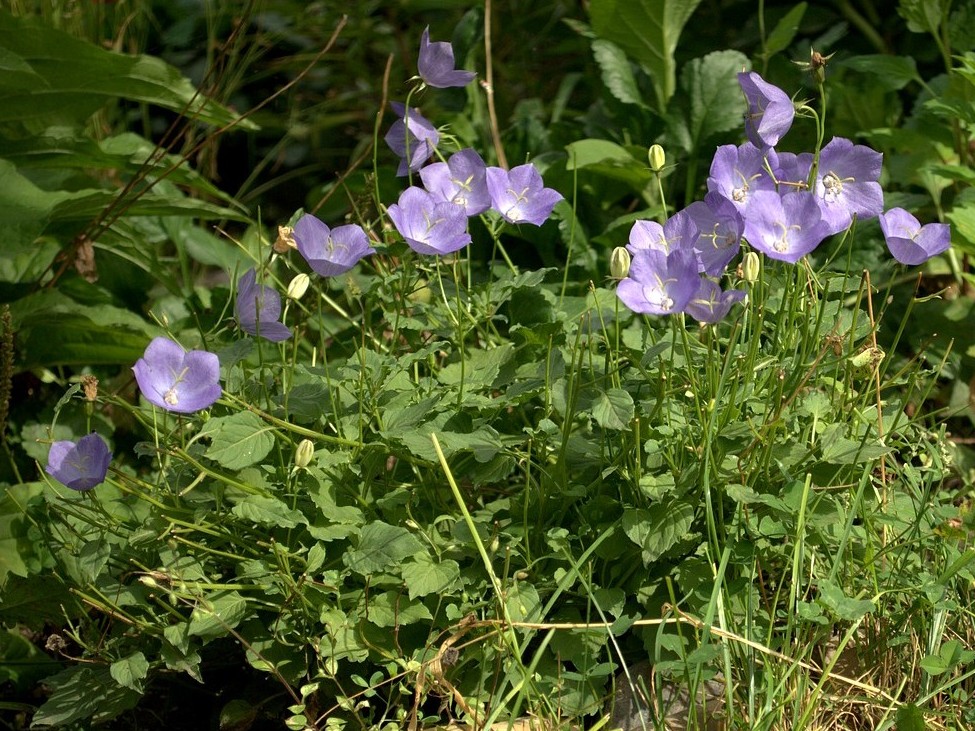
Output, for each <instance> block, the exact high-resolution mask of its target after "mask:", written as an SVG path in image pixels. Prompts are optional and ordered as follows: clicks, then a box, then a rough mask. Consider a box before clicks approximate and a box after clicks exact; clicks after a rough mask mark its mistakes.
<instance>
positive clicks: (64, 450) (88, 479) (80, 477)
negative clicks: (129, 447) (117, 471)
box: [44, 432, 112, 492]
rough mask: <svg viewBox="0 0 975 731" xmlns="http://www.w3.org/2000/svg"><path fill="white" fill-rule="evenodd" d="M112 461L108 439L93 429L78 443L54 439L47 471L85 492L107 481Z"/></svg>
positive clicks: (69, 485)
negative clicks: (106, 476)
mask: <svg viewBox="0 0 975 731" xmlns="http://www.w3.org/2000/svg"><path fill="white" fill-rule="evenodd" d="M111 461H112V452H111V450H109V448H108V445H107V444H105V440H104V439H102V438H101V437H100V436H99V435H98V434H96V433H95V432H92V433H91V434H89V435H87V436H84V437H82V438H81V439H79V440H78V441H77V442H70V441H62V442H54V444H52V445H51V451H50V452H48V453H47V467H45V468H44V471H45V472H47V474H49V475H50V476H51V477H53V478H54V479H55V480H57V481H58V482H60V483H61V484H63V485H64V486H65V487H70V488H71V489H72V490H79V491H81V492H84V491H85V490H90V489H91V488H93V487H95V486H96V485H100V484H102V483H103V482H104V481H105V475H107V474H108V465H109V463H110V462H111Z"/></svg>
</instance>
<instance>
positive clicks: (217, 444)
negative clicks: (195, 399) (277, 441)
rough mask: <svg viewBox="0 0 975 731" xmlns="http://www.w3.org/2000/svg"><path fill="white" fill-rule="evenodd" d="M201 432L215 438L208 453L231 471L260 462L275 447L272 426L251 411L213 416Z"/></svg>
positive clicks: (208, 455)
mask: <svg viewBox="0 0 975 731" xmlns="http://www.w3.org/2000/svg"><path fill="white" fill-rule="evenodd" d="M200 433H201V434H203V435H205V436H208V437H210V438H211V439H212V440H213V441H212V443H211V444H210V448H209V449H207V451H206V456H207V457H209V458H210V459H212V460H216V461H217V462H218V463H219V464H220V465H221V466H223V467H226V468H227V469H228V470H239V469H243V468H244V467H250V466H251V465H252V464H257V463H258V462H260V461H261V460H262V459H264V458H265V457H266V456H267V455H268V453H270V451H271V448H272V447H273V446H274V437H273V436H272V428H271V426H269V425H268V424H265V423H264V422H263V421H262V420H261V418H260V417H259V416H258V415H257V414H254V413H251V412H250V411H241V412H238V413H236V414H234V415H233V416H220V417H217V418H215V419H210V420H209V421H208V422H206V423H205V424H204V425H203V428H202V429H201V430H200Z"/></svg>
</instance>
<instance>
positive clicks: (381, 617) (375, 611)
mask: <svg viewBox="0 0 975 731" xmlns="http://www.w3.org/2000/svg"><path fill="white" fill-rule="evenodd" d="M366 617H367V618H368V619H369V621H370V622H372V623H373V624H374V625H376V626H377V627H398V626H399V625H401V624H413V623H415V622H422V621H424V620H431V619H433V615H432V614H430V610H429V609H427V608H426V607H425V606H424V605H423V604H421V603H420V602H414V601H413V600H412V599H407V598H406V597H405V596H403V595H402V594H400V593H398V592H395V591H387V592H384V593H382V594H378V595H372V596H370V597H369V604H368V605H367V607H366Z"/></svg>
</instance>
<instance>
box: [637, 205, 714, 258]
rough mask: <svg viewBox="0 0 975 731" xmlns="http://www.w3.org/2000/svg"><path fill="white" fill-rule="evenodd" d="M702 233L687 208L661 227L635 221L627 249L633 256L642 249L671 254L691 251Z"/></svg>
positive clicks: (651, 223)
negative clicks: (683, 250) (684, 250)
mask: <svg viewBox="0 0 975 731" xmlns="http://www.w3.org/2000/svg"><path fill="white" fill-rule="evenodd" d="M699 235H700V231H699V230H698V228H697V225H696V224H695V223H694V219H693V218H691V217H690V215H688V213H687V209H686V208H685V209H684V210H683V211H678V212H677V213H675V214H674V215H673V216H671V217H670V218H668V219H667V220H666V221H665V222H664V224H663V225H662V226H661V225H660V224H659V223H657V222H656V221H634V222H633V226H632V227H631V228H630V238H629V243H628V244H627V245H626V248H627V249H629V250H630V253H631V254H635V253H636V252H637V251H639V250H641V249H656V250H657V251H662V252H663V253H664V254H669V253H670V252H671V251H676V250H677V249H690V248H691V247H692V246H694V242H695V241H697V237H698V236H699Z"/></svg>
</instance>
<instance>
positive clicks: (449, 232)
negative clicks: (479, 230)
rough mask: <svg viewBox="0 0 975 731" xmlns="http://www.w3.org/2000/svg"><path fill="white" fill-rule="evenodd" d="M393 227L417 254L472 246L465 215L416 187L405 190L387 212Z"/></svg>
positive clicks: (453, 206) (459, 208) (446, 251)
mask: <svg viewBox="0 0 975 731" xmlns="http://www.w3.org/2000/svg"><path fill="white" fill-rule="evenodd" d="M387 213H389V217H390V219H392V221H393V225H394V226H396V230H397V231H399V232H400V235H401V236H402V237H403V238H404V239H405V240H406V243H407V244H409V246H410V248H411V249H413V250H414V251H416V252H417V253H420V254H431V255H437V254H450V253H451V252H454V251H458V250H459V249H463V248H464V247H465V246H467V245H468V244H469V243H471V235H470V234H469V233H468V232H467V214H466V213H464V209H463V208H461V207H460V206H458V205H456V204H454V203H447V202H445V201H442V200H439V199H437V198H436V197H434V196H433V195H432V194H431V193H429V192H427V191H425V190H423V188H417V187H416V186H415V185H414V186H411V187H409V188H407V189H406V190H404V191H403V192H402V193H401V194H400V197H399V201H398V202H397V203H394V204H393V205H391V206H390V207H389V208H388V209H387Z"/></svg>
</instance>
